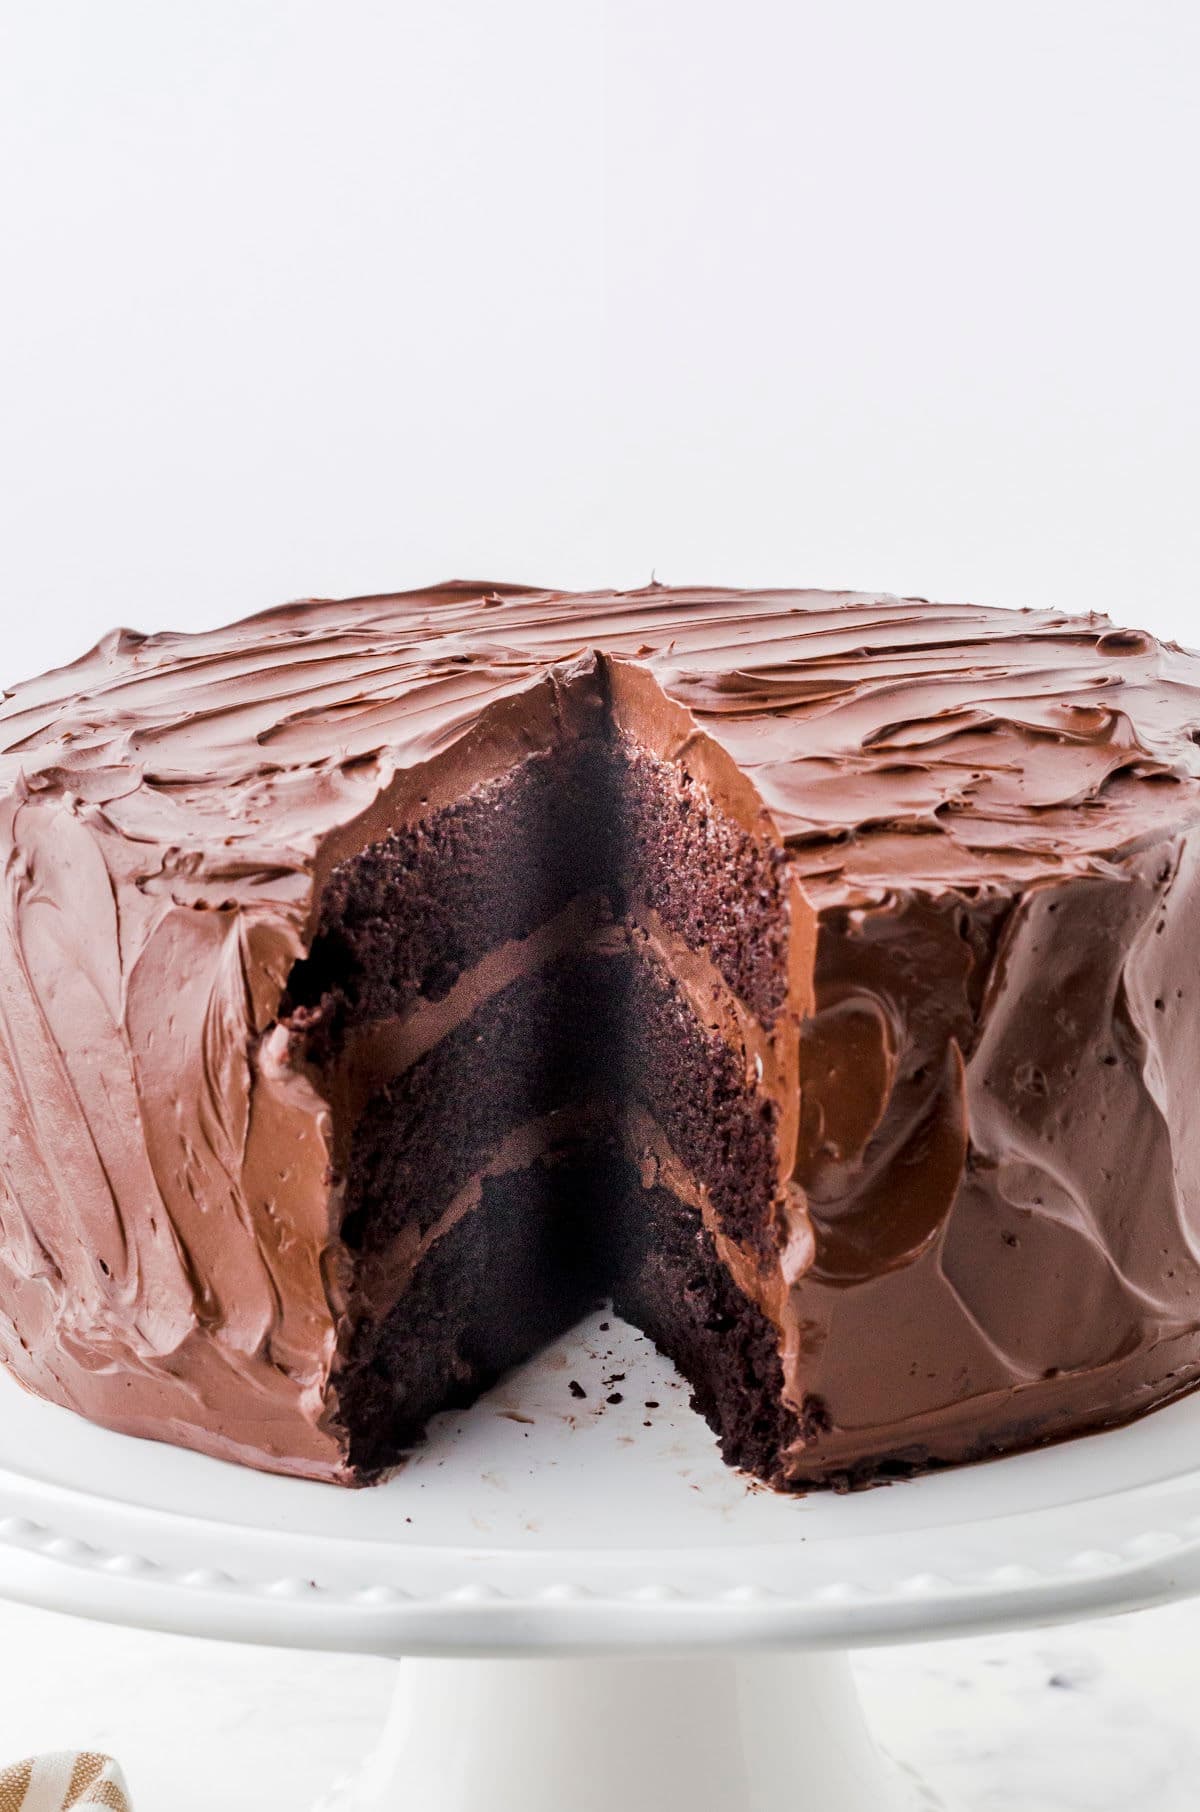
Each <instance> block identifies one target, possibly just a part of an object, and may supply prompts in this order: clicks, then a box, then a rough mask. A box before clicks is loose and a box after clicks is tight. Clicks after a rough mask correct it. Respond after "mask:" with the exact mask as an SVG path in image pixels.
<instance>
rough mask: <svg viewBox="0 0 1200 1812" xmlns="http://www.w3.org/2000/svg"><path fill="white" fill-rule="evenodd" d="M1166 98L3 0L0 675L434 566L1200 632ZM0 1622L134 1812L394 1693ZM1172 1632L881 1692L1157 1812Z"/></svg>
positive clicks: (866, 67) (1068, 1647)
mask: <svg viewBox="0 0 1200 1812" xmlns="http://www.w3.org/2000/svg"><path fill="white" fill-rule="evenodd" d="M1198 86H1200V6H1197V5H1195V4H1194V3H1193V0H1128V3H1125V4H1117V3H1115V0H1005V3H1004V4H990V5H989V4H984V3H975V0H901V3H897V0H875V3H870V4H867V3H860V4H853V3H848V4H838V5H834V4H830V3H828V0H823V3H822V4H817V3H816V0H810V3H797V0H776V3H774V4H771V3H764V0H736V3H734V0H719V3H718V0H610V3H609V4H608V5H604V4H600V3H599V0H442V4H432V5H430V4H417V3H415V0H335V3H331V0H287V3H286V4H283V3H279V4H272V3H270V0H104V3H103V4H100V3H98V0H0V681H5V680H11V679H15V678H18V677H20V676H21V675H23V674H25V673H27V672H30V671H33V670H35V669H37V668H40V667H43V666H45V665H47V664H49V663H50V662H52V661H54V660H59V659H68V658H71V657H72V656H74V655H75V654H77V653H78V652H79V651H80V650H81V649H82V647H83V646H85V645H86V644H87V643H89V642H91V641H92V640H94V639H95V638H96V637H97V636H98V635H99V634H101V633H102V632H103V631H105V630H106V629H108V628H109V627H111V626H112V625H113V624H115V623H118V622H123V623H128V624H132V625H134V626H136V627H139V628H143V629H153V628H159V627H192V626H196V627H198V626H201V625H203V624H206V623H214V622H217V621H220V620H222V619H224V618H228V617H231V616H235V615H239V614H242V613H245V612H247V611H250V610H253V609H257V608H260V607H263V606H267V605H270V604H273V603H276V602H278V601H280V600H281V599H284V598H288V597H295V596H299V595H304V594H311V593H325V594H330V593H334V594H336V593H350V592H354V591H357V590H379V589H385V588H389V587H400V586H405V585H412V584H419V583H421V582H424V581H430V580H436V579H440V578H444V577H449V576H452V575H460V576H470V577H476V576H478V577H487V578H515V579H524V580H531V581H534V582H539V583H548V584H558V585H564V586H590V585H604V584H616V585H635V584H639V583H641V582H643V581H644V580H645V579H647V578H648V577H649V576H650V574H651V572H652V571H653V572H656V573H657V575H658V576H659V577H660V578H662V579H664V580H667V581H679V582H682V581H697V582H705V581H709V582H714V583H734V584H738V583H742V584H757V583H776V584H787V583H795V584H818V585H820V584H828V585H835V586H842V585H851V586H859V587H880V588H886V589H891V590H901V591H912V592H917V593H919V594H923V595H927V596H940V597H951V598H964V597H965V598H975V599H979V600H981V601H985V602H993V603H1002V604H1011V605H1020V604H1055V605H1062V606H1065V607H1068V608H1071V609H1081V610H1082V609H1088V608H1099V609H1105V610H1108V611H1110V612H1111V613H1112V614H1113V615H1115V616H1116V617H1118V618H1124V619H1126V620H1128V621H1132V622H1135V623H1142V624H1147V625H1149V626H1151V627H1153V628H1157V629H1159V630H1160V631H1162V632H1165V633H1168V634H1174V635H1176V636H1178V637H1180V638H1182V639H1183V640H1185V641H1191V642H1193V643H1198V644H1200V595H1198V587H1197V574H1198V573H1200V510H1198V509H1197V493H1198V489H1200V487H1198V483H1197V480H1198V478H1200V459H1198V455H1197V436H1198V433H1200V328H1198V316H1200V254H1198V252H1197V225H1196V221H1197V215H1198V213H1200V209H1198V208H1197V188H1198V178H1200V106H1197V103H1196V98H1195V97H1196V94H1197V89H1198ZM0 1617H2V1618H3V1619H4V1622H3V1624H2V1625H0V1638H2V1637H4V1636H6V1637H7V1638H8V1641H7V1642H5V1641H3V1640H2V1639H0V1759H3V1756H5V1755H8V1754H13V1753H17V1752H19V1751H20V1750H21V1749H24V1748H26V1747H33V1746H37V1745H39V1744H45V1743H52V1742H70V1741H75V1740H92V1741H104V1742H108V1743H110V1744H112V1745H113V1746H115V1747H116V1748H117V1749H118V1751H119V1752H121V1753H123V1754H124V1755H125V1757H126V1759H127V1760H128V1761H129V1762H130V1765H131V1769H132V1772H133V1775H134V1781H135V1786H136V1785H139V1784H140V1786H141V1797H140V1808H141V1812H157V1809H158V1808H161V1809H162V1812H166V1808H168V1807H170V1808H171V1809H172V1812H190V1809H191V1808H192V1807H193V1806H194V1807H196V1808H199V1807H200V1806H201V1805H208V1804H213V1803H220V1804H222V1805H227V1806H229V1807H231V1808H233V1809H234V1812H240V1808H242V1807H243V1806H244V1807H246V1808H247V1809H248V1808H250V1807H254V1808H255V1812H259V1809H260V1808H265V1812H274V1807H275V1806H278V1807H279V1808H280V1812H282V1809H283V1807H284V1806H285V1805H286V1806H288V1807H289V1808H291V1807H292V1806H294V1805H297V1804H303V1803H304V1801H305V1800H306V1799H307V1797H308V1795H309V1792H310V1790H311V1791H315V1790H316V1788H317V1787H318V1786H320V1785H322V1784H323V1779H324V1776H325V1775H326V1774H327V1773H328V1772H329V1770H330V1769H332V1767H333V1766H334V1764H335V1762H336V1761H337V1759H339V1757H340V1756H341V1755H342V1754H343V1753H346V1754H348V1753H349V1752H350V1751H352V1750H353V1749H354V1748H355V1747H357V1746H358V1745H359V1744H360V1743H361V1742H362V1741H363V1740H364V1738H365V1736H366V1734H367V1730H368V1727H369V1726H370V1725H371V1724H372V1723H373V1721H374V1720H375V1719H376V1718H377V1717H378V1716H379V1715H380V1714H381V1712H382V1707H383V1703H384V1694H385V1690H386V1677H385V1671H386V1670H383V1669H382V1668H381V1666H380V1664H378V1663H368V1662H361V1663H360V1662H354V1661H349V1660H344V1661H331V1660H328V1659H318V1660H314V1659H310V1658H306V1657H303V1656H286V1657H285V1656H272V1655H269V1654H268V1655H260V1656H254V1655H252V1654H251V1653H249V1652H248V1651H247V1652H245V1653H238V1654H236V1655H235V1654H233V1653H231V1652H229V1651H225V1650H223V1649H220V1648H215V1647H212V1648H209V1647H203V1646H200V1645H188V1644H186V1643H184V1642H182V1641H179V1640H176V1641H174V1642H172V1640H171V1639H170V1638H162V1637H160V1638H150V1637H139V1636H136V1635H114V1634H113V1633H111V1632H105V1631H99V1630H95V1631H93V1630H88V1629H84V1628H83V1627H82V1626H80V1627H73V1626H71V1625H70V1624H65V1623H62V1622H60V1621H56V1620H55V1619H53V1618H50V1617H46V1616H39V1615H38V1614H36V1613H32V1612H17V1611H9V1612H2V1613H0ZM64 1647H65V1652H63V1653H58V1652H56V1651H58V1650H61V1649H64ZM1198 1649H1200V1618H1198V1617H1197V1615H1196V1613H1195V1612H1193V1611H1192V1610H1191V1609H1190V1608H1188V1607H1181V1608H1179V1609H1178V1610H1175V1611H1171V1612H1163V1613H1157V1614H1156V1615H1155V1616H1154V1617H1148V1618H1143V1619H1141V1620H1139V1621H1137V1622H1135V1623H1126V1624H1119V1625H1106V1626H1102V1627H1100V1628H1099V1629H1095V1630H1093V1629H1088V1630H1080V1631H1072V1632H1065V1633H1059V1634H1057V1635H1054V1636H1028V1637H1009V1638H1005V1639H1003V1640H1000V1639H997V1640H996V1641H994V1642H987V1643H957V1644H952V1645H948V1646H946V1647H943V1648H938V1649H930V1650H923V1651H919V1653H913V1654H906V1653H904V1652H897V1653H894V1654H892V1655H889V1656H882V1655H881V1656H878V1657H875V1658H873V1659H872V1660H871V1661H870V1663H869V1664H868V1665H867V1667H866V1669H865V1672H864V1678H865V1681H866V1685H867V1690H868V1704H869V1706H870V1708H871V1710H872V1713H873V1715H874V1716H875V1717H876V1719H877V1720H878V1721H879V1723H880V1725H881V1728H883V1730H884V1732H885V1734H886V1735H887V1736H888V1737H889V1738H890V1739H891V1741H892V1742H893V1744H894V1746H895V1747H896V1748H897V1749H898V1750H900V1751H901V1752H902V1753H904V1754H906V1755H908V1756H910V1757H911V1759H913V1760H915V1761H918V1762H920V1763H921V1764H922V1765H923V1766H925V1767H926V1768H927V1769H928V1770H929V1773H930V1777H931V1779H933V1780H934V1781H935V1783H936V1784H940V1785H942V1786H943V1787H945V1788H947V1789H948V1790H950V1791H952V1792H953V1794H954V1795H955V1798H956V1803H957V1804H958V1805H959V1806H960V1807H962V1808H963V1809H964V1812H968V1809H972V1808H978V1809H980V1812H982V1809H984V1808H990V1807H993V1806H996V1807H998V1806H1000V1805H1006V1806H1007V1805H1020V1806H1021V1808H1022V1812H1066V1809H1067V1808H1079V1809H1081V1812H1082V1809H1086V1808H1091V1809H1098V1808H1101V1807H1104V1808H1108V1807H1113V1808H1116V1807H1122V1808H1124V1807H1129V1806H1132V1805H1134V1804H1139V1803H1140V1804H1146V1805H1152V1806H1154V1807H1155V1808H1156V1812H1177V1809H1178V1812H1182V1808H1184V1807H1185V1806H1190V1805H1192V1804H1193V1803H1194V1801H1193V1797H1192V1795H1193V1793H1194V1788H1193V1786H1192V1785H1190V1783H1192V1782H1194V1781H1195V1779H1196V1778H1197V1774H1198V1772H1200V1750H1198V1748H1197V1740H1196V1738H1195V1736H1194V1735H1193V1732H1192V1726H1193V1724H1194V1718H1193V1717H1192V1715H1191V1707H1192V1706H1193V1705H1194V1702H1195V1686H1196V1684H1197V1683H1198V1682H1197V1679H1196V1670H1195V1663H1194V1660H1193V1657H1194V1655H1195V1654H1196V1652H1197V1650H1198ZM18 1655H19V1656H20V1659H19V1661H18V1660H17V1659H16V1657H17V1656H18ZM1055 1679H1059V1680H1066V1681H1067V1685H1066V1686H1065V1687H1064V1686H1062V1685H1052V1684H1051V1682H1052V1680H1055ZM298 1711H300V1712H301V1713H302V1715H301V1716H299V1717H298V1715H297V1713H298ZM226 1757H232V1758H234V1759H239V1760H240V1762H241V1763H242V1765H243V1766H244V1767H245V1769H246V1770H247V1772H246V1775H245V1781H244V1786H243V1788H242V1789H241V1790H233V1789H230V1787H229V1785H228V1782H227V1781H226V1782H225V1783H224V1784H222V1781H221V1776H220V1773H219V1772H218V1770H219V1768H220V1765H221V1763H222V1760H223V1758H226ZM272 1780H273V1781H274V1786H273V1787H272V1786H270V1785H268V1784H267V1783H268V1782H270V1781H272Z"/></svg>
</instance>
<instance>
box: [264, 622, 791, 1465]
mask: <svg viewBox="0 0 1200 1812" xmlns="http://www.w3.org/2000/svg"><path fill="white" fill-rule="evenodd" d="M624 679H625V676H624V675H622V674H621V673H620V672H619V670H617V668H616V667H615V664H614V663H611V662H608V661H606V660H605V659H604V658H603V657H595V658H593V659H592V660H585V661H582V662H579V663H576V665H575V666H574V667H573V668H572V669H571V670H570V672H569V673H566V672H558V673H556V674H555V675H553V676H552V678H551V680H550V681H549V682H548V684H549V685H550V686H551V688H552V689H553V691H554V694H555V696H554V698H553V700H552V705H553V708H552V709H551V710H550V711H548V712H545V713H543V714H542V717H541V719H540V720H539V721H540V722H541V724H542V731H541V735H540V738H539V742H538V746H535V747H531V748H528V749H527V750H525V751H524V752H521V753H519V754H518V756H517V758H516V759H513V760H510V761H509V762H508V765H507V766H504V767H502V768H501V769H500V771H496V772H490V773H488V774H487V775H486V777H485V778H483V779H479V780H476V781H475V782H474V783H473V784H470V785H467V786H464V787H463V788H462V790H461V792H460V794H459V796H457V797H454V798H452V799H449V800H444V801H442V802H440V803H438V804H437V805H436V806H435V807H432V808H431V807H430V806H429V804H428V801H429V800H430V798H432V797H434V796H436V793H437V788H436V786H434V785H431V786H429V787H428V788H427V789H426V791H425V792H424V793H423V794H415V795H413V796H412V801H411V803H410V805H409V806H408V809H407V811H406V812H405V813H404V814H403V815H399V814H398V815H397V820H396V821H395V822H394V823H393V824H392V825H391V826H390V827H389V828H386V829H385V830H384V831H383V834H373V835H372V836H371V837H370V840H368V841H365V842H364V843H363V845H362V846H361V847H360V848H358V849H356V850H352V851H350V852H349V853H347V854H346V855H345V856H344V857H343V859H342V860H341V861H340V862H338V863H337V865H336V866H334V867H333V869H332V871H331V872H330V874H329V875H328V878H327V880H326V883H325V885H324V889H323V892H322V896H321V901H320V911H319V920H318V923H317V926H316V930H315V935H314V937H313V941H312V945H311V949H310V952H309V955H308V957H307V958H306V959H305V960H304V962H302V963H300V964H299V965H297V967H296V969H295V970H294V971H293V974H292V977H291V980H290V984H289V990H288V997H287V1000H286V1002H285V1014H286V1018H287V1023H288V1025H289V1026H290V1029H291V1034H292V1041H293V1046H294V1049H295V1051H296V1053H297V1060H298V1061H300V1062H302V1063H303V1065H304V1066H305V1068H306V1070H307V1072H308V1073H309V1075H310V1076H311V1077H312V1078H313V1079H314V1080H315V1082H316V1085H317V1086H318V1088H319V1089H320V1090H321V1092H322V1093H323V1094H324V1096H325V1097H326V1099H327V1100H328V1101H329V1103H330V1107H331V1113H332V1126H333V1133H332V1157H333V1166H334V1173H335V1174H334V1189H335V1197H336V1201H337V1204H338V1214H339V1232H340V1242H341V1260H342V1265H341V1270H342V1274H343V1277H344V1296H345V1308H344V1313H343V1314H342V1315H341V1319H340V1328H339V1344H338V1356H337V1362H336V1367H335V1371H334V1375H333V1380H332V1388H331V1397H330V1404H329V1411H328V1413H329V1417H330V1419H331V1422H332V1423H333V1425H335V1426H336V1427H337V1428H339V1429H340V1431H341V1434H342V1438H343V1440H344V1442H345V1443H346V1446H347V1450H348V1456H349V1463H350V1466H351V1468H352V1470H353V1472H354V1474H355V1475H356V1476H357V1477H359V1478H361V1479H370V1478H373V1477H376V1476H378V1475H379V1474H380V1473H382V1472H384V1471H386V1470H387V1469H388V1468H389V1467H391V1466H392V1465H394V1464H395V1463H396V1462H397V1461H398V1460H399V1459H400V1458H401V1457H402V1456H403V1454H404V1453H405V1452H406V1451H408V1450H409V1449H410V1448H411V1447H412V1445H413V1444H414V1443H415V1442H416V1441H417V1440H418V1439H419V1437H420V1435H421V1433H422V1430H423V1429H424V1426H425V1424H426V1422H427V1421H428V1419H429V1418H430V1416H432V1415H433V1414H435V1413H436V1412H437V1411H439V1410H442V1409H446V1408H450V1407H460V1406H464V1405H466V1404H468V1403H469V1402H470V1401H472V1400H473V1398H474V1397H475V1396H476V1395H478V1394H479V1392H480V1391H482V1390H484V1389H485V1388H487V1387H488V1386H489V1385H490V1384H491V1383H493V1382H494V1381H495V1380H496V1378H498V1377H499V1376H500V1375H501V1374H502V1373H503V1372H504V1371H505V1370H507V1369H508V1368H509V1367H511V1366H514V1365H516V1364H518V1363H520V1362H521V1361H523V1360H525V1359H526V1358H528V1357H530V1356H531V1355H532V1354H533V1353H534V1352H536V1351H537V1350H538V1349H539V1347H541V1346H542V1345H544V1344H545V1343H547V1342H548V1341H550V1340H552V1339H553V1338H554V1337H556V1336H557V1335H558V1334H560V1333H562V1332H563V1331H565V1330H566V1328H568V1327H569V1326H570V1325H572V1324H573V1323H574V1322H575V1321H576V1320H578V1318H579V1317H580V1315H581V1314H582V1313H584V1312H585V1311H586V1310H587V1309H588V1308H589V1307H590V1306H591V1305H592V1304H594V1303H595V1302H597V1301H599V1300H601V1299H602V1298H608V1297H611V1298H612V1300H613V1301H614V1304H615V1306H616V1308H617V1310H618V1312H620V1313H621V1314H623V1315H625V1316H626V1317H627V1318H629V1319H630V1320H632V1321H633V1322H634V1323H635V1324H636V1325H637V1326H638V1327H639V1328H641V1329H642V1330H643V1331H644V1332H645V1333H647V1334H648V1335H649V1336H650V1337H651V1338H652V1339H654V1340H655V1341H656V1342H657V1343H658V1344H659V1346H660V1347H661V1348H662V1350H663V1351H664V1352H665V1353H666V1354H667V1355H668V1356H669V1357H670V1358H671V1359H672V1360H674V1361H675V1363H676V1364H677V1365H678V1366H679V1368H680V1369H681V1371H682V1372H683V1374H684V1376H685V1377H686V1378H687V1379H688V1381H689V1383H690V1384H691V1386H692V1390H693V1393H694V1398H695V1401H696V1404H697V1406H698V1407H699V1408H700V1410H701V1411H702V1412H703V1413H704V1414H705V1415H706V1416H707V1418H708V1419H709V1421H710V1422H711V1424H712V1425H713V1427H714V1428H715V1430H716V1432H717V1435H718V1437H719V1439H720V1442H721V1445H722V1448H723V1451H724V1453H725V1455H726V1457H727V1458H728V1459H729V1460H730V1461H731V1462H733V1463H735V1464H739V1465H744V1466H747V1467H748V1468H750V1469H751V1470H752V1471H754V1472H756V1473H758V1474H760V1475H761V1476H764V1477H768V1478H778V1477H781V1476H782V1475H781V1471H780V1467H781V1460H782V1457H783V1455H784V1453H785V1451H786V1449H787V1447H788V1444H789V1442H790V1441H792V1440H793V1439H794V1437H795V1434H796V1427H797V1416H798V1414H800V1413H801V1409H802V1406H800V1405H797V1404H792V1403H789V1402H787V1401H786V1400H785V1391H784V1381H783V1368H782V1366H781V1352H782V1351H783V1349H784V1347H785V1345H786V1343H787V1342H788V1341H789V1340H793V1339H794V1338H795V1330H794V1329H793V1328H792V1327H791V1326H790V1325H789V1320H788V1289H787V1282H786V1279H787V1274H788V1267H789V1264H790V1265H792V1266H793V1267H794V1263H795V1254H796V1251H797V1249H798V1247H799V1246H802V1245H803V1243H804V1237H805V1230H806V1222H805V1217H804V1211H803V1207H802V1204H801V1203H800V1201H799V1200H798V1197H797V1195H796V1192H795V1191H794V1189H793V1188H792V1186H791V1182H790V1178H791V1170H792V1164H793V1160H794V1148H795V1138H796V1126H797V1120H798V1111H799V1108H798V1056H797V1046H798V1027H799V1018H800V1014H801V1011H802V1007H803V1002H802V1000H801V999H800V998H799V994H800V991H801V989H802V987H803V978H802V969H803V964H802V963H801V962H798V961H797V942H798V940H800V939H802V938H803V936H804V935H805V930H806V927H805V926H804V925H803V924H801V923H800V922H799V920H800V918H801V917H802V915H803V913H804V911H805V909H804V908H803V905H802V903H801V902H798V896H797V895H796V894H795V893H794V891H793V890H792V887H791V884H790V881H789V874H788V869H787V865H786V862H785V859H784V855H783V851H782V848H781V847H780V844H779V841H778V838H777V837H776V836H775V835H774V833H773V827H772V826H771V824H770V822H769V819H768V818H767V815H766V813H765V812H764V811H763V810H762V808H761V806H758V805H756V802H755V801H754V799H753V798H752V797H748V794H747V788H746V783H745V781H744V779H743V778H742V777H741V776H740V775H736V774H733V771H732V769H730V775H731V779H730V784H729V786H728V787H724V786H723V784H722V783H723V779H724V775H723V773H722V765H721V764H722V761H723V759H724V758H723V757H722V756H721V755H720V752H719V751H717V750H715V749H714V748H713V747H712V746H709V745H707V744H705V743H704V740H703V739H700V738H698V737H697V735H696V733H695V730H694V727H693V726H692V725H691V720H690V719H687V718H686V716H685V714H683V713H682V712H681V711H680V710H679V708H678V707H676V706H673V705H671V704H670V703H669V701H667V700H665V699H664V698H662V696H661V694H660V695H658V697H657V699H654V698H651V699H649V700H647V699H646V698H644V697H643V698H641V699H634V700H631V699H630V697H629V696H628V694H627V691H626V690H624ZM648 705H649V706H650V707H653V708H647V707H648ZM486 730H487V725H486V723H485V725H484V726H483V733H484V734H485V735H486ZM798 976H800V977H801V979H800V980H798V979H797V977H798Z"/></svg>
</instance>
